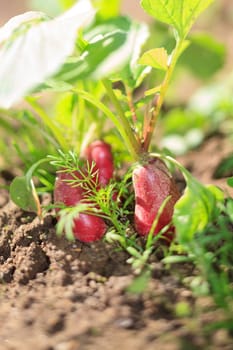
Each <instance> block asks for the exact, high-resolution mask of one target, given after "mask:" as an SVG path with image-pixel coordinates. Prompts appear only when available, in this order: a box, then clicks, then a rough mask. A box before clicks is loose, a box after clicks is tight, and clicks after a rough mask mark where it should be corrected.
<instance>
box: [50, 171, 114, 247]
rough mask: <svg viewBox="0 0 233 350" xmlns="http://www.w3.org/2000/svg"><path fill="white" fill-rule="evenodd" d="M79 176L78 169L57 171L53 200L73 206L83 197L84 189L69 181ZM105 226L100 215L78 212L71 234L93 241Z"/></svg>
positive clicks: (86, 240) (105, 228) (97, 238)
mask: <svg viewBox="0 0 233 350" xmlns="http://www.w3.org/2000/svg"><path fill="white" fill-rule="evenodd" d="M75 177H76V178H79V179H80V178H81V176H80V174H79V172H78V171H75V172H73V173H67V172H59V173H58V176H57V178H56V182H55V186H54V202H55V203H57V204H58V203H62V204H65V205H66V206H67V207H69V206H74V205H76V204H78V203H79V202H80V200H81V199H83V198H84V197H85V191H84V190H83V188H82V187H81V186H80V185H78V183H77V185H75V186H74V185H73V184H72V183H71V182H70V181H71V180H74V179H75ZM106 230H107V226H106V225H105V222H104V220H103V219H101V218H100V217H97V216H95V215H90V214H84V213H81V214H79V216H78V218H76V219H74V225H73V234H74V237H75V238H77V239H79V240H80V241H81V242H94V241H96V240H99V239H100V238H101V237H102V236H103V235H104V234H105V232H106Z"/></svg>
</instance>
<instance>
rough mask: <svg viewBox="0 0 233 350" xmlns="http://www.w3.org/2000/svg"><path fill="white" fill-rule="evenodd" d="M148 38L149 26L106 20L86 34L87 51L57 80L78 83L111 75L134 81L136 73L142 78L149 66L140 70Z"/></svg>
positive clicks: (119, 20)
mask: <svg viewBox="0 0 233 350" xmlns="http://www.w3.org/2000/svg"><path fill="white" fill-rule="evenodd" d="M147 37H148V30H147V26H146V25H144V24H141V23H137V22H134V21H131V20H130V19H129V18H126V17H118V18H116V19H112V20H109V21H106V22H104V24H101V25H99V26H97V27H95V28H94V29H93V30H91V31H90V32H88V33H87V34H86V36H85V39H86V40H88V41H89V45H88V46H87V48H86V49H85V50H84V52H83V53H82V55H81V56H80V57H72V58H69V60H67V62H66V63H65V64H64V65H63V67H62V68H61V70H60V71H59V73H58V74H57V75H56V76H55V77H54V79H55V80H58V81H63V82H66V83H74V82H75V81H77V80H78V79H84V78H85V79H86V78H89V79H93V80H100V79H103V78H105V77H109V75H110V76H112V77H114V79H117V78H118V74H120V76H119V79H123V78H124V77H126V78H127V77H130V78H131V75H134V73H135V76H136V78H137V79H139V78H140V76H141V74H143V72H144V71H145V67H139V66H138V65H137V60H138V57H139V55H140V49H141V46H142V45H143V44H144V42H145V40H146V39H147ZM138 67H139V68H140V71H139V70H138ZM116 76H117V78H116ZM134 78H135V77H133V78H132V79H134Z"/></svg>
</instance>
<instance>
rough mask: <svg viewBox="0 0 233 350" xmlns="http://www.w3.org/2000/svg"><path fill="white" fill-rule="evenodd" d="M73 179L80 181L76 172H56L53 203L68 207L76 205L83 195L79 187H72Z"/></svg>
mask: <svg viewBox="0 0 233 350" xmlns="http://www.w3.org/2000/svg"><path fill="white" fill-rule="evenodd" d="M75 178H78V179H80V174H79V173H78V171H75V172H73V173H67V172H65V171H63V172H58V173H57V178H56V182H55V185H54V203H62V204H65V205H66V206H68V207H70V206H72V205H75V204H77V203H78V202H79V201H80V200H81V199H82V198H83V195H84V191H83V189H82V187H81V186H80V185H78V183H77V185H78V186H77V185H75V186H74V185H73V184H72V181H74V180H75Z"/></svg>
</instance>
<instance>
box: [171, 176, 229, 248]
mask: <svg viewBox="0 0 233 350" xmlns="http://www.w3.org/2000/svg"><path fill="white" fill-rule="evenodd" d="M186 181H187V187H186V190H185V193H184V195H183V196H182V197H181V198H180V200H179V201H178V202H177V203H176V205H175V211H174V217H173V220H174V223H175V226H176V229H177V236H178V239H179V241H180V242H181V243H182V244H185V243H188V242H189V241H191V240H192V239H193V236H194V234H195V233H197V232H201V231H203V230H204V229H205V227H206V226H207V225H208V223H210V222H211V221H213V220H214V218H215V214H216V204H217V201H218V200H222V199H223V196H222V192H221V191H220V190H219V189H218V188H217V187H214V186H209V187H206V186H204V185H202V184H201V183H200V182H198V181H197V180H196V179H194V178H193V177H190V178H186Z"/></svg>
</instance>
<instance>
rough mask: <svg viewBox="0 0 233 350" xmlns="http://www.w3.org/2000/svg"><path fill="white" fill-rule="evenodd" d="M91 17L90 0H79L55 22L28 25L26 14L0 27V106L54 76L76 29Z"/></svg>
mask: <svg viewBox="0 0 233 350" xmlns="http://www.w3.org/2000/svg"><path fill="white" fill-rule="evenodd" d="M94 14H95V11H94V9H93V7H92V5H91V3H90V1H89V0H79V1H78V2H77V3H76V4H75V5H74V6H73V7H72V8H71V9H69V10H68V11H67V12H65V13H64V14H62V15H61V16H58V17H56V18H55V19H51V20H46V21H45V20H44V21H43V22H40V23H34V21H30V23H28V17H29V18H30V12H29V13H26V14H24V15H20V16H19V17H20V18H18V16H16V17H14V18H13V19H11V20H10V21H9V22H8V23H7V24H6V25H5V26H4V27H2V28H1V29H0V44H2V43H1V41H4V44H3V45H1V48H0V81H1V84H0V106H2V107H3V108H9V107H10V106H12V105H13V104H14V103H16V102H18V101H19V100H20V99H21V98H22V97H24V96H25V95H26V94H28V93H29V92H30V91H31V90H32V89H34V88H35V87H36V86H37V85H39V84H41V83H43V82H44V80H45V79H47V78H49V77H50V76H51V75H53V74H55V73H56V72H57V71H58V69H59V68H60V67H61V66H62V64H63V63H64V62H65V60H66V59H67V57H68V56H69V55H71V54H72V52H73V50H74V46H75V42H76V37H77V30H78V29H79V28H82V27H83V26H85V25H87V24H88V23H89V22H90V20H92V18H93V17H94ZM37 16H38V14H37ZM40 16H41V14H40ZM35 17H36V13H34V16H33V18H34V19H35ZM25 26H26V29H25ZM16 30H17V33H18V34H17V36H15V31H16ZM13 34H14V35H13ZM12 35H13V39H12Z"/></svg>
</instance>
